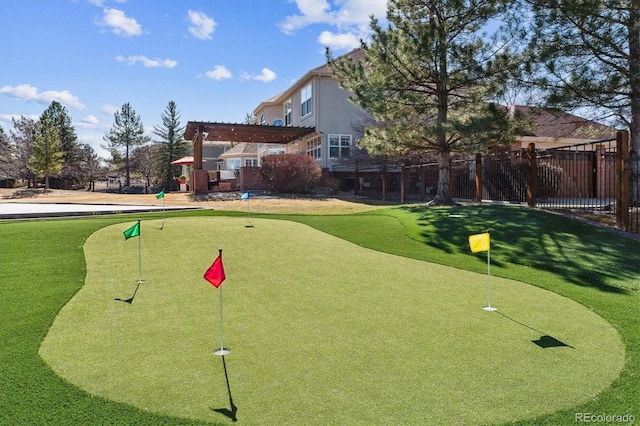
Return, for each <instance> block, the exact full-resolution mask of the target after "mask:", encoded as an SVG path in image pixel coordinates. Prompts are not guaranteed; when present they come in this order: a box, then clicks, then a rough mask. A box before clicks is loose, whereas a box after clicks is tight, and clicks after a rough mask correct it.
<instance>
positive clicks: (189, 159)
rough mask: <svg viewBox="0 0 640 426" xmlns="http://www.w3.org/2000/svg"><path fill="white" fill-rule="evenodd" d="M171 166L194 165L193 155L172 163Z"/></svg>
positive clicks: (204, 161)
mask: <svg viewBox="0 0 640 426" xmlns="http://www.w3.org/2000/svg"><path fill="white" fill-rule="evenodd" d="M202 162H203V163H206V162H207V160H205V159H203V160H202ZM171 164H172V165H174V166H183V165H187V164H193V156H192V155H187V156H186V157H182V158H181V159H179V160H176V161H172V162H171Z"/></svg>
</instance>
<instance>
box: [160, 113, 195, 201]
mask: <svg viewBox="0 0 640 426" xmlns="http://www.w3.org/2000/svg"><path fill="white" fill-rule="evenodd" d="M160 117H161V118H162V124H161V125H160V126H155V127H154V128H153V134H155V135H156V136H158V137H159V138H160V139H159V140H157V141H155V144H156V145H157V146H158V149H157V155H158V158H159V162H160V165H159V171H160V176H161V178H160V179H161V181H162V182H163V185H164V188H165V190H167V191H170V190H171V183H172V182H173V176H175V175H177V174H178V173H179V172H180V168H179V166H172V165H171V162H172V161H175V160H178V159H180V158H182V157H184V156H185V155H187V154H188V153H189V141H186V140H184V137H183V135H184V126H180V113H179V112H178V108H177V107H176V103H175V102H174V101H169V104H168V105H167V108H166V109H165V110H164V112H163V113H162V114H161V116H160Z"/></svg>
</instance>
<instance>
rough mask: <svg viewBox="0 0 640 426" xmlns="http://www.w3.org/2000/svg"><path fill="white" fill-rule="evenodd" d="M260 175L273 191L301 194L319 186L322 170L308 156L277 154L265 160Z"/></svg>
mask: <svg viewBox="0 0 640 426" xmlns="http://www.w3.org/2000/svg"><path fill="white" fill-rule="evenodd" d="M260 174H261V175H262V180H263V181H264V182H265V183H266V185H267V187H269V188H270V189H271V190H273V191H276V192H288V193H294V194H301V193H307V192H309V191H310V190H311V189H312V188H314V187H315V186H317V185H318V183H319V182H320V178H321V175H322V169H321V167H320V166H319V165H318V163H317V161H316V160H315V159H314V158H313V157H311V156H310V155H307V154H275V155H268V156H266V157H264V158H263V160H262V168H261V170H260Z"/></svg>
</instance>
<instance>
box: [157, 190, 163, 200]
mask: <svg viewBox="0 0 640 426" xmlns="http://www.w3.org/2000/svg"><path fill="white" fill-rule="evenodd" d="M156 198H157V199H158V200H159V199H160V198H164V189H163V190H162V191H160V192H158V193H157V194H156Z"/></svg>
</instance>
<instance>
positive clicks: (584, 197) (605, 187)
mask: <svg viewBox="0 0 640 426" xmlns="http://www.w3.org/2000/svg"><path fill="white" fill-rule="evenodd" d="M619 133H620V132H619ZM625 134H626V138H627V139H626V140H627V142H628V133H626V132H625ZM620 137H621V136H620V134H619V135H618V138H617V139H606V140H599V141H594V142H589V143H581V144H576V145H567V146H562V147H554V148H552V149H534V147H533V146H531V147H529V148H528V149H525V150H519V151H505V152H501V153H496V154H490V155H484V156H479V155H477V156H476V158H456V159H454V160H452V161H451V164H450V166H451V167H450V171H449V173H450V174H449V195H450V196H451V198H453V199H454V200H456V201H463V202H479V201H492V202H503V203H514V204H528V205H529V206H535V207H539V208H543V209H551V210H573V211H587V212H590V213H595V214H608V215H613V216H614V217H615V218H616V223H617V224H618V226H619V227H620V228H622V229H625V230H629V231H631V232H634V233H640V201H639V200H640V158H639V157H638V156H637V155H636V156H631V158H629V155H628V153H629V150H628V145H621V141H620ZM620 146H625V148H623V149H624V150H625V152H623V153H619V152H618V147H620ZM619 154H621V155H619ZM438 176H439V166H438V164H437V163H424V164H413V165H410V164H404V165H402V164H397V163H396V164H391V163H390V164H386V165H369V166H368V167H367V168H362V169H360V170H359V171H358V173H356V178H354V179H352V182H353V189H355V190H356V191H358V192H362V193H364V194H367V195H369V196H373V197H382V198H386V199H398V200H399V201H410V200H423V201H428V200H430V199H432V198H433V197H434V196H435V194H436V191H437V187H438ZM625 191H626V192H625ZM620 200H621V201H620Z"/></svg>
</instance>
